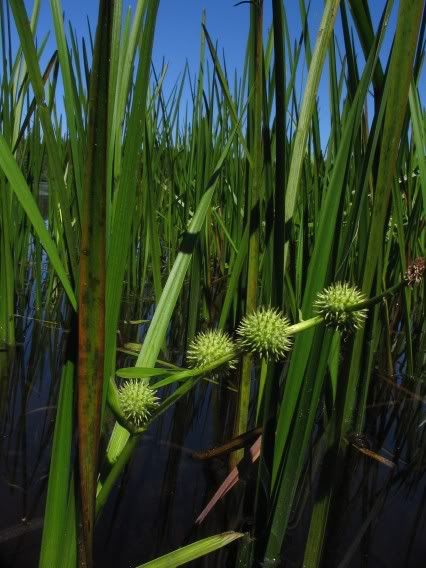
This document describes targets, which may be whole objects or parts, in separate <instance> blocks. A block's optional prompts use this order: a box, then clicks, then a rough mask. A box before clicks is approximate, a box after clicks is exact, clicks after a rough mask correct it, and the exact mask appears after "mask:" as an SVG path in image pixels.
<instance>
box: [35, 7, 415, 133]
mask: <svg viewBox="0 0 426 568" xmlns="http://www.w3.org/2000/svg"><path fill="white" fill-rule="evenodd" d="M235 3H236V0H160V8H159V13H158V19H157V27H156V34H155V41H154V51H153V60H154V65H155V66H156V67H157V69H158V70H159V68H160V65H161V62H162V60H163V58H164V60H165V61H166V63H167V65H168V73H167V78H166V81H165V83H164V88H165V90H166V92H167V90H168V89H169V90H170V88H171V87H172V86H173V85H174V84H175V81H176V80H177V78H178V77H179V75H180V74H181V73H182V71H183V69H184V66H185V62H186V61H187V62H188V64H189V68H190V70H191V72H192V74H193V75H194V73H195V72H196V71H197V68H198V61H199V46H200V33H201V29H200V23H201V16H202V12H203V9H204V10H205V11H206V19H207V29H208V31H209V33H210V35H211V37H212V38H213V40H215V41H217V42H218V48H219V52H220V53H221V54H222V52H223V53H224V54H225V59H226V64H227V69H228V72H229V73H230V74H231V73H233V71H234V69H237V71H239V72H242V66H243V62H244V53H245V47H246V38H247V33H248V27H249V5H248V4H242V5H239V6H235ZM308 3H309V2H308V0H306V4H307V5H308ZM25 4H26V6H27V9H28V11H29V12H30V11H31V9H32V4H33V0H25ZM134 4H135V0H130V1H129V0H124V1H123V12H124V11H125V10H126V9H127V7H130V9H133V8H134ZM271 4H272V3H271V0H264V27H265V33H266V30H267V29H268V28H269V27H270V25H271V20H272V8H271ZM384 4H385V0H370V1H369V5H370V7H371V10H372V17H373V23H374V25H375V27H376V26H377V23H378V21H379V18H380V15H381V12H382V10H383V6H384ZM395 4H396V6H394V10H393V13H392V17H391V20H390V23H389V33H388V34H387V36H386V38H385V42H384V47H383V52H384V54H387V53H388V52H389V48H390V41H391V37H392V35H393V30H394V29H395V22H396V12H397V7H398V0H396V1H395ZM62 6H63V10H64V13H65V18H66V19H67V20H70V21H71V23H72V26H73V27H74V28H75V29H76V30H77V34H78V35H79V36H80V37H81V36H83V35H87V33H88V32H87V30H88V27H87V19H86V18H87V17H88V18H89V20H90V22H91V24H92V26H93V29H94V27H95V23H96V19H97V10H98V2H97V0H62ZM323 6H324V1H323V0H311V8H310V19H309V22H310V32H311V44H312V47H313V46H314V43H315V36H316V33H317V29H318V26H319V23H320V19H321V15H322V10H323ZM285 7H286V10H287V16H288V21H289V28H290V31H291V34H292V36H293V39H294V40H296V38H298V37H299V35H300V30H301V19H300V13H299V1H298V0H289V1H286V2H285ZM49 31H50V33H51V37H50V41H49V44H48V49H47V51H46V56H45V59H46V60H47V59H48V58H49V57H50V54H51V53H52V50H53V49H54V36H53V28H52V21H51V16H50V6H49V1H48V0H41V13H40V20H39V25H38V34H37V35H38V38H39V40H40V39H41V38H42V37H43V36H44V35H45V34H46V33H47V32H49ZM336 36H337V39H338V41H339V42H340V45H341V46H342V47H343V40H342V34H341V26H340V16H339V15H338V17H337V21H336ZM355 36H356V34H355ZM357 47H358V54H359V61H360V62H361V61H363V57H362V51H361V48H360V47H359V45H358V46H357ZM305 77H306V69H305V68H304V67H303V66H301V68H300V70H299V75H298V82H299V85H301V84H302V83H303V80H304V78H305ZM420 92H426V80H425V73H423V77H422V81H421V87H420ZM319 104H320V120H321V133H322V135H323V136H324V138H326V137H327V135H328V131H329V124H328V122H329V113H328V71H327V65H325V68H324V73H323V77H322V80H321V84H320V88H319Z"/></svg>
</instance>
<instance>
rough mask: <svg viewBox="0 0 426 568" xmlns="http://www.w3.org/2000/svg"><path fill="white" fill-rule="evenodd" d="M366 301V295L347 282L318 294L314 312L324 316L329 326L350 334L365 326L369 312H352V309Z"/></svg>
mask: <svg viewBox="0 0 426 568" xmlns="http://www.w3.org/2000/svg"><path fill="white" fill-rule="evenodd" d="M365 299H366V298H365V296H364V294H362V293H361V292H360V291H359V290H358V288H357V287H356V286H351V285H350V284H348V283H347V282H337V283H336V284H332V285H331V286H329V287H328V288H326V289H325V290H323V291H322V292H320V293H318V294H317V297H316V300H315V302H314V310H315V311H316V313H318V314H319V315H321V316H323V318H324V320H325V323H326V324H327V325H328V326H331V327H334V328H335V329H337V330H339V331H344V332H350V331H354V330H355V329H359V328H360V327H362V325H363V324H364V321H365V318H366V317H367V310H366V309H360V310H351V308H354V307H355V306H356V305H358V304H360V303H361V302H363V301H365Z"/></svg>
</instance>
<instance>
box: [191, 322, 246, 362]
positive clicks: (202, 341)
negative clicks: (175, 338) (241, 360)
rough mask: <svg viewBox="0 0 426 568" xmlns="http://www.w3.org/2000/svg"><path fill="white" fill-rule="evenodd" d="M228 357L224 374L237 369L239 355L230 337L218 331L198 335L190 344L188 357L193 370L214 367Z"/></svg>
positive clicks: (212, 330) (213, 330)
mask: <svg viewBox="0 0 426 568" xmlns="http://www.w3.org/2000/svg"><path fill="white" fill-rule="evenodd" d="M226 357H229V359H228V361H227V362H226V363H225V364H224V365H223V366H222V369H221V370H222V372H223V371H225V372H226V371H229V370H231V369H235V365H236V364H237V354H236V350H235V345H234V343H233V341H232V339H231V338H230V337H229V335H228V334H227V333H225V332H223V331H221V330H218V329H211V330H209V331H205V332H201V333H199V334H198V335H196V336H195V337H194V339H193V340H192V341H191V343H190V344H189V347H188V352H187V355H186V359H187V361H188V365H189V366H190V367H191V368H192V369H197V368H200V367H206V366H208V365H212V364H214V363H215V362H216V361H219V360H220V359H223V358H226Z"/></svg>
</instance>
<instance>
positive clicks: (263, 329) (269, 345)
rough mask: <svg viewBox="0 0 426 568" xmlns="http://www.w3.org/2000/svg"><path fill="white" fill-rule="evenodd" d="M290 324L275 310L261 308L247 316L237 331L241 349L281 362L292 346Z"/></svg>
mask: <svg viewBox="0 0 426 568" xmlns="http://www.w3.org/2000/svg"><path fill="white" fill-rule="evenodd" d="M289 327H290V322H289V321H288V319H287V318H286V317H284V316H283V314H282V313H281V312H280V311H279V310H276V309H273V308H263V307H262V308H259V309H258V310H256V311H255V312H253V313H252V314H249V315H247V316H245V318H244V319H243V320H242V322H241V323H240V325H239V327H238V329H237V335H238V337H239V344H240V346H241V349H243V350H244V351H248V352H251V353H255V354H256V355H259V356H260V357H265V358H266V359H274V360H275V361H279V360H281V359H283V358H284V357H285V354H286V353H287V352H288V351H290V349H291V346H292V341H291V336H290V334H289V332H288V329H289Z"/></svg>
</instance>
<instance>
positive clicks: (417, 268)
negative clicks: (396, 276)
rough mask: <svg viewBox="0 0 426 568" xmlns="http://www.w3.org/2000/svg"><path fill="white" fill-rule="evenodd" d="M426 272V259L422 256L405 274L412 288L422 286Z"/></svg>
mask: <svg viewBox="0 0 426 568" xmlns="http://www.w3.org/2000/svg"><path fill="white" fill-rule="evenodd" d="M424 272H425V259H424V258H423V257H422V256H419V257H417V258H416V259H414V260H413V262H412V263H411V264H410V265H409V267H408V268H407V272H406V273H405V278H406V280H407V281H408V285H409V286H410V287H412V286H416V285H417V284H420V282H421V281H422V280H423V275H424Z"/></svg>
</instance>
